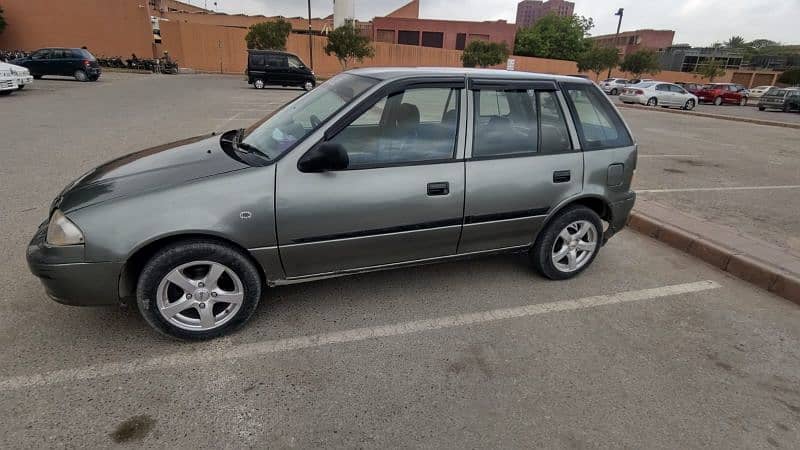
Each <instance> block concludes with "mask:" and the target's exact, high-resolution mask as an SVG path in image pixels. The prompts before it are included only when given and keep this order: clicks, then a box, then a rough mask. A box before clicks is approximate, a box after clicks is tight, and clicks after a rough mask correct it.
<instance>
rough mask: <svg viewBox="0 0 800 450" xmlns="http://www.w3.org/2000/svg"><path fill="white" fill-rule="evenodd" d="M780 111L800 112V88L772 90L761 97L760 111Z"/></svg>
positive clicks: (759, 102)
mask: <svg viewBox="0 0 800 450" xmlns="http://www.w3.org/2000/svg"><path fill="white" fill-rule="evenodd" d="M765 109H780V110H782V111H783V112H789V111H800V88H772V89H770V90H769V91H767V93H766V94H764V95H763V96H761V99H760V100H759V101H758V110H759V111H764V110H765Z"/></svg>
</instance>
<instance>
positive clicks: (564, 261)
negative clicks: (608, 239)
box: [530, 205, 603, 280]
mask: <svg viewBox="0 0 800 450" xmlns="http://www.w3.org/2000/svg"><path fill="white" fill-rule="evenodd" d="M576 224H580V225H579V226H577V227H576ZM583 226H585V227H586V232H585V234H584V235H583V236H578V235H579V234H580V233H581V232H583V230H584V228H581V227H583ZM573 231H574V233H573ZM567 235H570V236H573V237H574V238H575V239H573V241H570V242H567V241H566V239H565V237H566V236H567ZM576 241H580V242H582V243H583V244H582V245H581V244H578V243H577V242H576ZM602 241H603V223H602V222H601V221H600V217H599V216H598V215H597V213H596V212H594V211H592V210H591V209H589V208H587V207H585V206H582V205H576V206H568V207H567V208H565V209H564V210H563V211H561V212H559V213H558V215H557V216H555V217H554V218H553V219H552V220H551V221H550V223H548V224H547V226H546V227H545V228H544V230H542V231H541V232H540V233H539V236H538V237H537V238H536V242H535V243H534V244H533V247H532V248H531V251H530V258H531V263H532V264H533V267H534V268H535V269H536V271H537V272H539V273H540V274H542V275H543V276H545V277H547V278H549V279H551V280H566V279H568V278H572V277H575V276H577V275H578V274H580V273H581V272H583V271H584V270H586V268H587V267H589V266H590V265H591V264H592V262H593V261H594V259H595V257H597V253H598V252H599V251H600V247H601V243H602ZM590 243H591V244H593V249H592V250H588V248H589V245H588V244H590ZM578 245H581V247H578ZM557 247H558V248H557ZM565 249H566V250H567V252H566V253H564V254H563V255H562V254H561V253H562V252H564V251H565ZM573 252H574V255H573V254H572V253H573ZM559 255H560V257H559ZM573 266H574V268H572V267H573Z"/></svg>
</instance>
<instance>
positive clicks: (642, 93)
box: [633, 89, 644, 95]
mask: <svg viewBox="0 0 800 450" xmlns="http://www.w3.org/2000/svg"><path fill="white" fill-rule="evenodd" d="M633 93H634V94H635V95H644V91H643V90H641V89H636V90H634V91H633Z"/></svg>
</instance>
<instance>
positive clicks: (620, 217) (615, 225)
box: [603, 192, 636, 243]
mask: <svg viewBox="0 0 800 450" xmlns="http://www.w3.org/2000/svg"><path fill="white" fill-rule="evenodd" d="M634 203H636V192H631V193H630V194H629V195H628V196H627V197H626V198H624V199H622V200H619V201H616V202H614V203H611V204H610V205H609V208H610V209H611V221H610V222H609V224H608V229H607V230H606V232H605V233H604V234H603V242H604V243H605V242H606V241H608V240H609V239H610V238H611V236H614V235H615V234H617V233H619V232H620V230H622V229H623V228H625V225H626V224H627V223H628V217H630V215H631V210H632V209H633V205H634Z"/></svg>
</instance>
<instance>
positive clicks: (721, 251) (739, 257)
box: [629, 198, 800, 304]
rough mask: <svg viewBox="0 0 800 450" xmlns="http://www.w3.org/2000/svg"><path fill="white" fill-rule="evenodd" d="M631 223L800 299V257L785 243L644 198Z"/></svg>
mask: <svg viewBox="0 0 800 450" xmlns="http://www.w3.org/2000/svg"><path fill="white" fill-rule="evenodd" d="M629 226H630V228H631V229H633V230H636V231H638V232H640V233H643V234H646V235H648V236H650V237H653V238H655V239H658V240H660V241H661V242H664V243H666V244H667V245H670V246H672V247H674V248H676V249H678V250H682V251H684V252H687V253H689V254H691V255H693V256H695V257H697V258H699V259H701V260H703V261H705V262H707V263H709V264H711V265H714V266H716V267H718V268H720V269H722V270H724V271H726V272H728V273H730V274H731V275H734V276H736V277H738V278H741V279H742V280H745V281H747V282H750V283H752V284H754V285H756V286H758V287H761V288H763V289H766V290H768V291H770V292H773V293H775V294H777V295H780V296H781V297H784V298H786V299H789V300H791V301H793V302H795V303H797V304H800V258H798V257H797V256H795V255H793V254H791V253H788V252H787V251H786V250H785V249H783V248H780V247H777V246H775V245H772V244H770V243H767V242H764V241H761V240H759V239H755V238H753V237H750V236H747V235H743V234H741V233H739V232H737V231H736V230H735V229H733V228H731V227H726V226H724V225H718V224H715V223H711V222H708V221H705V220H703V219H700V218H698V217H694V216H692V215H689V214H686V213H683V212H680V211H677V210H675V209H673V208H670V207H668V206H664V205H662V204H660V203H658V202H655V201H652V200H644V199H641V198H639V199H637V201H636V206H635V207H634V210H633V212H632V214H631V218H630V222H629Z"/></svg>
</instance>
